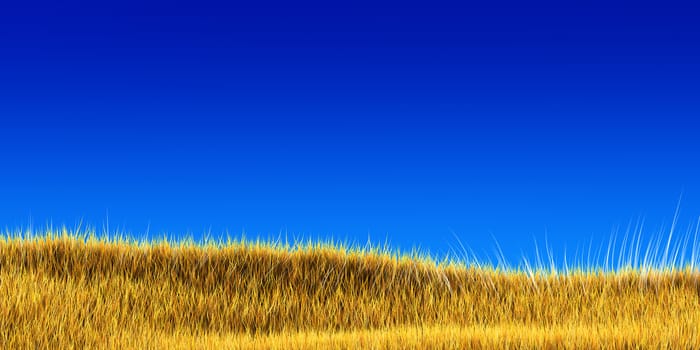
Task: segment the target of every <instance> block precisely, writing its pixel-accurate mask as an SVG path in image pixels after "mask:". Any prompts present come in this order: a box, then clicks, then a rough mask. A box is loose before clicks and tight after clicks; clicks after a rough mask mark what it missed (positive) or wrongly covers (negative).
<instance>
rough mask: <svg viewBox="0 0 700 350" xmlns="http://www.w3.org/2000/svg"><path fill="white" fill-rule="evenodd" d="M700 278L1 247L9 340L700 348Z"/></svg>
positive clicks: (228, 249)
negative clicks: (519, 271) (527, 272)
mask: <svg viewBox="0 0 700 350" xmlns="http://www.w3.org/2000/svg"><path fill="white" fill-rule="evenodd" d="M698 281H700V275H698V273H697V271H691V270H685V271H676V272H663V273H662V272H652V273H646V274H641V273H640V272H638V271H637V272H634V271H630V272H626V273H620V274H617V275H603V274H583V273H572V274H570V275H558V276H554V275H544V274H543V275H537V276H529V275H527V274H525V273H503V272H498V271H494V270H490V269H478V268H472V267H463V266H462V267H460V266H457V265H444V264H443V265H439V266H437V267H436V266H435V264H434V263H431V262H429V261H426V260H419V259H408V258H405V257H397V256H392V255H388V254H384V253H380V252H376V251H375V252H358V251H344V250H342V249H341V250H338V249H335V248H333V247H329V246H316V247H307V248H306V249H300V250H293V251H292V250H288V249H281V248H275V247H271V246H266V245H254V244H241V243H234V244H231V245H227V246H221V247H213V246H209V247H201V246H192V245H189V246H188V245H180V246H170V245H168V244H167V243H159V244H152V245H143V246H136V245H134V244H130V243H125V242H121V243H118V242H106V241H98V240H89V241H88V242H87V243H85V242H84V241H83V240H82V239H79V238H76V237H75V236H70V237H69V236H61V237H59V236H55V235H53V236H51V237H49V238H43V239H23V240H22V239H17V238H13V239H5V240H2V241H0V344H1V345H3V346H2V347H3V348H7V347H13V348H14V347H33V346H34V345H39V346H40V347H50V348H65V347H70V346H75V347H78V348H82V347H86V346H87V347H90V348H95V347H97V348H102V347H104V346H105V345H108V346H109V347H114V348H123V347H130V348H143V347H147V348H171V347H174V346H176V345H179V346H181V347H184V348H190V347H195V348H197V347H199V348H211V347H216V348H219V347H223V348H227V347H228V348H256V347H258V348H270V347H273V348H274V347H277V348H285V349H289V348H318V347H327V346H331V347H346V348H357V347H363V348H364V347H374V348H387V347H389V348H391V347H392V346H393V347H395V348H404V347H409V348H411V347H414V348H424V347H426V346H428V347H430V346H432V347H437V348H464V347H477V348H478V347H485V348H502V347H503V346H508V345H511V346H516V345H518V347H521V348H522V347H536V348H542V347H547V346H552V347H554V348H559V347H561V346H560V345H569V346H570V347H577V348H588V347H589V345H592V344H596V345H601V344H602V345H610V346H613V347H625V346H628V345H635V344H636V345H642V346H644V347H653V348H657V347H673V348H688V347H698V346H700V335H699V334H698V331H699V328H698V327H699V326H698V325H699V324H700V297H699V293H700V287H699V285H698Z"/></svg>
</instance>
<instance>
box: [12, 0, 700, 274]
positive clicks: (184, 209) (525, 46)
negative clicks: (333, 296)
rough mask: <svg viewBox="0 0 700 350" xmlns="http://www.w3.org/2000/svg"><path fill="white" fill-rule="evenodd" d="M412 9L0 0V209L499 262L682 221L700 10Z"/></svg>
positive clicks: (690, 184)
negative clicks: (466, 253) (499, 254)
mask: <svg viewBox="0 0 700 350" xmlns="http://www.w3.org/2000/svg"><path fill="white" fill-rule="evenodd" d="M420 5H422V4H416V3H412V2H402V3H397V4H393V3H384V4H381V3H372V4H361V3H355V4H352V5H342V6H340V5H338V4H335V3H334V2H330V3H329V2H325V3H317V4H311V3H295V4H293V5H292V4H282V3H279V4H277V3H266V4H264V6H262V5H259V7H252V6H249V5H240V4H238V3H236V2H233V3H224V2H221V3H215V2H201V3H198V4H197V5H193V4H192V3H186V2H177V1H175V2H173V1H168V2H148V3H146V2H142V3H130V2H119V3H117V4H114V5H105V4H100V5H93V4H87V3H63V4H61V5H57V4H53V3H48V2H47V3H45V4H41V3H38V4H36V3H34V4H31V6H30V5H23V4H18V5H7V4H3V5H2V9H1V10H0V122H1V124H0V167H1V168H2V171H1V172H0V198H1V200H0V224H2V225H4V226H6V227H8V228H11V229H12V228H17V227H26V226H27V225H28V224H29V223H30V222H32V223H33V224H34V225H35V226H41V225H44V224H45V223H47V222H49V221H50V222H52V223H53V224H54V225H61V224H66V225H68V226H73V225H75V224H76V223H77V222H79V221H80V220H81V219H82V220H83V222H84V223H87V224H90V225H94V226H98V227H101V226H102V225H103V224H104V223H105V219H106V218H107V217H108V219H109V223H110V227H111V228H113V229H116V228H117V227H119V228H120V229H121V230H123V231H128V232H131V233H132V234H133V235H134V236H137V237H140V236H142V235H143V234H144V233H145V232H146V229H147V228H148V229H149V232H150V233H151V235H154V236H157V235H159V234H162V233H164V232H168V233H169V235H171V236H175V237H181V236H183V235H185V234H191V235H193V236H194V237H195V238H197V237H201V235H202V234H203V233H204V232H211V235H212V236H213V237H218V236H220V235H221V234H223V233H224V232H226V231H228V232H229V233H230V234H231V235H232V236H233V237H237V236H240V234H241V233H242V232H243V231H245V233H246V236H247V237H256V236H258V235H259V236H262V237H268V236H274V237H276V236H278V235H279V234H280V233H282V235H284V233H287V234H288V236H289V237H292V236H298V237H312V238H324V239H326V238H334V239H337V240H348V241H356V242H360V243H364V242H366V241H367V237H368V235H369V237H370V239H371V241H372V242H374V243H383V242H384V241H385V240H387V239H388V241H389V242H390V243H391V245H392V246H393V247H395V248H400V249H402V250H410V248H411V247H413V246H420V247H421V248H423V249H425V250H428V251H430V252H433V253H435V254H438V255H439V254H440V253H442V252H445V251H447V250H448V249H449V247H450V246H453V247H455V246H457V245H458V243H457V240H456V238H455V235H456V236H457V237H459V239H460V240H461V241H462V242H463V243H464V244H466V245H468V246H470V247H471V248H472V249H474V251H475V252H477V253H479V254H482V253H483V254H484V255H486V256H493V248H494V241H493V238H492V236H493V237H494V238H495V239H496V240H497V241H498V242H499V243H500V245H501V248H502V249H503V251H504V254H505V255H506V258H507V259H508V260H510V261H512V262H517V260H518V259H519V258H520V257H521V254H522V253H523V252H524V253H526V254H531V253H532V252H533V250H534V242H533V241H534V240H535V239H536V240H537V241H538V242H539V243H540V244H543V242H544V240H545V236H546V239H547V241H548V243H549V245H550V246H551V247H552V249H553V250H554V252H555V256H556V255H562V254H563V252H564V248H565V247H566V249H567V254H571V252H572V251H574V250H575V249H576V247H577V246H580V247H583V246H586V247H587V246H588V244H589V242H590V239H593V242H595V243H600V242H608V239H609V237H611V232H613V231H614V230H615V229H616V227H617V228H619V230H620V231H623V232H624V230H625V228H626V227H627V225H628V224H629V223H630V221H632V223H633V224H634V223H635V222H636V220H637V219H640V218H643V219H644V221H645V226H644V227H645V229H644V234H646V235H648V236H651V235H654V234H658V233H659V232H660V230H662V229H665V230H666V231H668V229H669V227H670V225H671V222H672V220H673V216H674V213H675V210H676V205H677V204H678V201H679V198H680V196H681V193H682V195H683V198H682V201H681V206H680V212H679V217H678V225H679V226H680V228H682V229H683V230H685V228H686V227H689V225H692V223H693V222H694V220H697V218H698V215H700V183H699V181H698V179H700V164H699V159H700V157H698V154H699V153H698V151H699V150H700V147H699V146H700V141H698V131H699V130H700V127H699V125H698V122H697V121H696V119H697V117H698V116H699V115H700V103H698V101H699V99H698V96H700V84H698V82H699V81H700V45H698V44H697V43H698V42H700V24H699V23H700V21H698V20H697V19H698V13H699V12H698V8H695V7H692V6H680V5H676V6H675V7H670V6H669V7H667V8H659V7H652V6H647V5H646V4H645V3H636V4H635V7H630V6H629V5H624V6H623V5H612V4H607V5H605V6H597V5H595V4H591V3H586V4H583V3H578V2H575V3H574V2H571V3H569V2H567V3H566V4H563V3H556V4H546V3H537V4H531V3H522V2H513V3H499V4H498V6H495V5H494V6H491V7H489V6H486V5H484V4H471V3H462V4H459V5H454V4H449V5H448V4H442V5H440V6H435V7H430V8H425V7H422V6H420ZM10 6H16V7H12V8H10ZM683 232H684V231H683ZM453 233H454V234H453ZM595 243H594V246H595Z"/></svg>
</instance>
